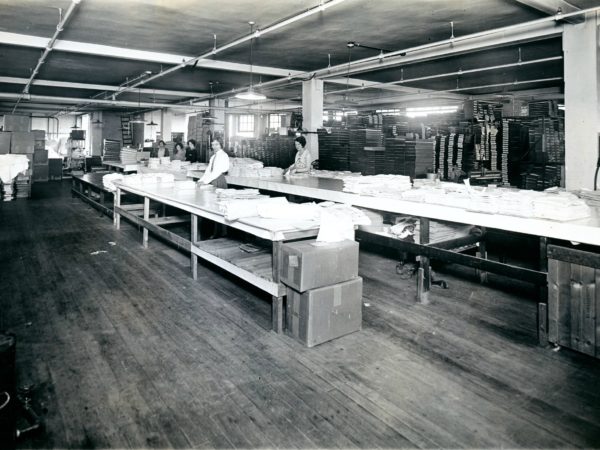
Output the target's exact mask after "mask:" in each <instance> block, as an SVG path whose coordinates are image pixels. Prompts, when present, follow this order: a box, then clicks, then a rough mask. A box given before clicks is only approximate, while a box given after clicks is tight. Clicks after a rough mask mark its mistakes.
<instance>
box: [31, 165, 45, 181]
mask: <svg viewBox="0 0 600 450" xmlns="http://www.w3.org/2000/svg"><path fill="white" fill-rule="evenodd" d="M32 180H33V181H48V164H34V165H33V177H32Z"/></svg>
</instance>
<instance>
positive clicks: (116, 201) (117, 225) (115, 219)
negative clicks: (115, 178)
mask: <svg viewBox="0 0 600 450" xmlns="http://www.w3.org/2000/svg"><path fill="white" fill-rule="evenodd" d="M113 204H114V206H115V208H114V214H113V222H114V225H115V228H116V229H117V230H118V229H120V228H121V214H119V213H118V212H117V209H116V208H117V207H120V206H121V188H117V192H115V195H114V201H113Z"/></svg>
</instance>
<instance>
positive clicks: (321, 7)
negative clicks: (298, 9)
mask: <svg viewBox="0 0 600 450" xmlns="http://www.w3.org/2000/svg"><path fill="white" fill-rule="evenodd" d="M344 1H345V0H329V1H327V2H324V1H323V0H322V1H321V3H320V4H319V5H317V6H314V7H312V8H309V9H308V10H306V11H304V12H302V13H300V14H296V15H294V16H292V17H289V18H287V19H284V20H282V21H280V22H277V23H275V24H273V25H269V26H267V27H266V28H264V29H262V30H261V29H257V30H255V31H254V32H251V33H249V34H247V35H245V36H243V37H241V38H239V39H236V40H234V41H232V42H230V43H229V44H225V45H223V46H222V47H214V48H212V49H211V50H210V51H209V52H207V53H204V54H202V55H200V56H196V57H194V58H191V59H188V60H187V61H183V62H182V63H181V64H178V65H176V66H173V67H170V68H169V69H167V70H163V71H162V72H159V73H157V74H156V75H152V76H150V77H148V78H145V79H143V80H140V81H139V82H137V83H134V84H132V85H130V86H126V87H124V88H123V89H121V90H119V91H117V92H116V93H115V94H114V95H119V94H122V93H123V92H127V91H130V90H132V89H135V88H137V87H138V86H142V85H143V84H146V83H148V82H150V81H154V80H157V79H158V78H161V77H164V76H165V75H168V74H170V73H173V72H175V71H177V70H180V69H182V68H184V67H186V66H189V65H192V64H194V63H196V62H198V61H200V60H202V59H207V58H210V57H212V56H214V55H216V54H218V53H221V52H223V51H225V50H228V49H230V48H232V47H236V46H238V45H240V44H243V43H244V42H247V41H249V40H250V39H254V38H257V37H260V36H262V35H264V34H267V33H270V32H272V31H275V30H278V29H280V28H283V27H285V26H287V25H290V24H292V23H294V22H297V21H299V20H302V19H304V18H306V17H309V16H312V15H313V14H316V13H320V12H323V11H325V10H327V9H328V8H331V7H332V6H336V5H339V4H340V3H343V2H344Z"/></svg>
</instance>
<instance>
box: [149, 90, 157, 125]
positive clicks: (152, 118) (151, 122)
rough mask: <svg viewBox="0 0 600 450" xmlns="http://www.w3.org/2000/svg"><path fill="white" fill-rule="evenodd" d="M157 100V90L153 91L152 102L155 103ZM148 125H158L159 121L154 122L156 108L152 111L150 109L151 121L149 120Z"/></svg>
mask: <svg viewBox="0 0 600 450" xmlns="http://www.w3.org/2000/svg"><path fill="white" fill-rule="evenodd" d="M155 101H156V95H155V92H154V91H152V103H153V104H154V102H155ZM146 125H148V126H149V127H156V126H158V124H157V123H154V109H152V111H150V122H148V123H147V124H146Z"/></svg>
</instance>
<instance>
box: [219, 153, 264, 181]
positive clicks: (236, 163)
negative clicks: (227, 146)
mask: <svg viewBox="0 0 600 450" xmlns="http://www.w3.org/2000/svg"><path fill="white" fill-rule="evenodd" d="M263 166H264V165H263V163H262V162H261V161H257V160H256V159H252V158H229V172H228V173H229V175H230V176H232V177H243V178H257V177H258V174H259V170H260V169H262V168H263Z"/></svg>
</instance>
